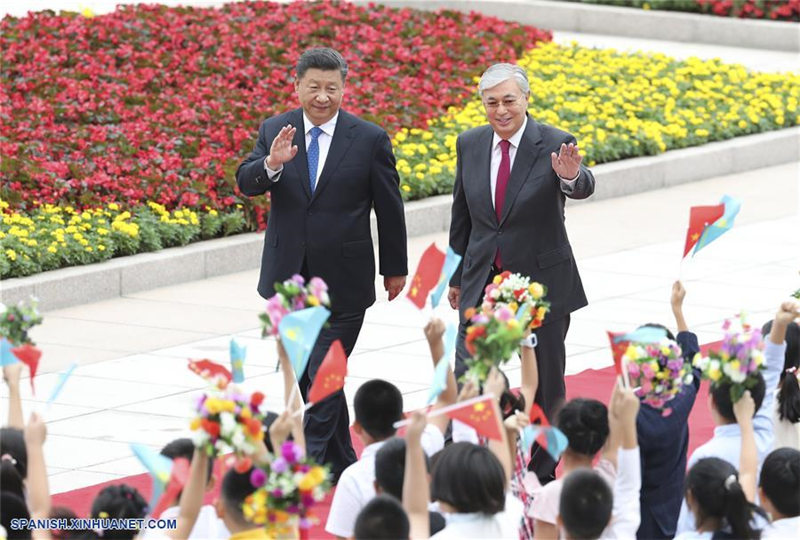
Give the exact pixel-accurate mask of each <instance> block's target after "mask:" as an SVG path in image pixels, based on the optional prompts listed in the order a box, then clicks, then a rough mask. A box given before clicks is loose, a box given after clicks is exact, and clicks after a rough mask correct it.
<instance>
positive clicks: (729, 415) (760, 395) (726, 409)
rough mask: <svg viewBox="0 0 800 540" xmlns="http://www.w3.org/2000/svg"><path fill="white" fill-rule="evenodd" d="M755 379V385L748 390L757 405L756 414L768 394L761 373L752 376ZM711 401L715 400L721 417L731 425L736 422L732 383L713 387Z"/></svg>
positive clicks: (722, 383) (723, 383)
mask: <svg viewBox="0 0 800 540" xmlns="http://www.w3.org/2000/svg"><path fill="white" fill-rule="evenodd" d="M751 377H753V378H754V379H755V385H754V386H751V387H749V388H748V390H750V395H751V396H752V397H753V401H754V402H755V405H756V412H758V410H759V409H760V408H761V404H762V403H763V402H764V394H766V392H767V384H766V383H765V382H764V376H763V375H761V373H756V374H754V375H751ZM709 393H710V394H711V399H713V400H714V406H715V407H716V408H717V412H718V413H719V415H720V416H721V417H723V418H724V419H725V420H727V421H728V422H731V423H735V422H736V415H735V414H733V401H732V400H731V383H729V382H721V383H719V384H716V385H713V386H712V387H711V390H709Z"/></svg>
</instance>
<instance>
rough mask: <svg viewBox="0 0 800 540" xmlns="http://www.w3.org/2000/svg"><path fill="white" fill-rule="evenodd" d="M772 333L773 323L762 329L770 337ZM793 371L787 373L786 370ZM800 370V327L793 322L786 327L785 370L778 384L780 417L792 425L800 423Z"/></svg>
mask: <svg viewBox="0 0 800 540" xmlns="http://www.w3.org/2000/svg"><path fill="white" fill-rule="evenodd" d="M771 331H772V321H768V322H766V323H765V324H764V326H763V327H762V328H761V333H762V335H764V336H768V335H769V333H770V332H771ZM787 369H788V370H792V371H789V372H787V371H786V370H787ZM797 370H800V325H798V324H797V323H796V322H794V321H792V322H790V323H789V325H788V326H787V327H786V353H785V354H784V355H783V370H782V371H781V376H780V379H779V382H778V396H777V397H778V417H779V418H780V419H781V420H788V421H789V422H791V423H792V424H796V423H798V422H800V384H798V381H797V377H798V371H797Z"/></svg>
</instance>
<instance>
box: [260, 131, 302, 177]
mask: <svg viewBox="0 0 800 540" xmlns="http://www.w3.org/2000/svg"><path fill="white" fill-rule="evenodd" d="M296 132H297V128H295V127H293V126H290V125H287V126H283V127H282V128H281V130H280V131H279V132H278V135H277V136H276V137H275V138H274V139H272V146H270V148H269V156H267V167H269V168H270V169H272V170H273V171H274V170H277V169H280V168H281V167H282V166H283V164H284V163H286V162H287V161H291V160H292V159H293V158H294V156H296V155H297V145H293V144H292V140H293V139H294V134H295V133H296Z"/></svg>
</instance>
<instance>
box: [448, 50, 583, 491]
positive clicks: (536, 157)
mask: <svg viewBox="0 0 800 540" xmlns="http://www.w3.org/2000/svg"><path fill="white" fill-rule="evenodd" d="M478 89H479V92H480V94H481V98H482V100H483V105H484V108H485V110H486V116H487V118H488V120H489V125H488V126H481V127H478V128H474V129H471V130H469V131H466V132H464V133H462V134H461V135H460V136H459V137H458V140H457V142H456V155H457V164H456V179H455V186H454V188H453V209H452V219H451V224H450V247H452V248H453V250H454V251H455V252H456V253H460V254H462V255H463V261H462V265H461V266H460V267H459V268H458V269H457V270H456V273H455V274H454V276H453V278H452V280H451V282H450V285H451V287H450V290H449V293H448V297H449V300H450V305H451V306H452V307H453V309H459V310H460V313H461V325H460V328H459V340H458V348H457V351H458V352H457V355H456V374H457V375H460V374H461V373H463V372H464V371H465V370H466V366H465V365H464V358H466V357H468V356H469V354H468V353H467V351H466V347H465V345H464V336H465V332H466V320H465V317H464V312H465V311H466V309H467V308H469V307H473V306H477V305H479V304H480V303H481V301H482V299H483V290H484V287H485V286H486V284H487V283H488V282H489V281H490V280H491V278H492V277H493V276H494V275H495V274H497V273H499V272H502V271H503V270H509V271H511V272H518V273H520V274H522V275H525V276H529V277H530V278H531V279H533V280H535V281H538V282H540V283H542V284H544V285H545V286H547V289H548V290H547V300H549V301H550V302H551V306H550V313H549V314H548V315H547V317H546V318H545V323H544V325H543V326H542V327H541V328H539V329H538V330H536V336H537V339H538V345H537V346H536V356H537V359H538V362H537V363H538V367H539V389H538V390H537V392H536V402H537V403H538V404H539V405H540V406H541V407H542V409H543V410H544V412H545V414H547V415H548V417H550V418H552V416H553V413H554V412H555V411H556V407H557V406H558V405H559V403H560V402H561V401H562V400H563V398H564V395H565V387H564V367H565V366H564V362H565V351H564V339H565V338H566V335H567V329H568V328H569V318H570V313H571V312H573V311H575V310H576V309H579V308H581V307H583V306H585V305H586V304H587V301H586V295H585V294H584V292H583V285H582V284H581V278H580V276H579V275H578V268H577V266H576V264H575V258H574V257H573V255H572V248H571V246H570V243H569V238H567V231H566V229H565V228H564V203H565V197H570V198H573V199H584V198H586V197H588V196H589V195H591V194H592V193H593V192H594V177H593V176H592V173H591V172H590V171H589V169H587V168H586V167H584V166H582V165H581V156H580V154H579V153H578V148H577V146H576V142H575V138H574V137H573V136H572V135H570V134H569V133H566V132H564V131H561V130H558V129H556V128H553V127H550V126H547V125H544V124H538V123H536V122H535V121H534V120H533V118H531V117H530V116H529V115H528V114H527V104H528V96H529V94H530V86H529V83H528V79H527V75H526V73H525V70H524V69H522V68H520V67H519V66H516V65H513V64H495V65H494V66H492V67H490V68H489V69H488V70H486V72H485V73H484V74H483V76H482V77H481V80H480V83H479V85H478ZM539 450H540V449H536V450H535V453H534V455H533V460H532V461H533V463H534V466H535V469H536V472H537V474H538V476H539V477H540V479H541V480H542V482H547V481H549V479H551V478H552V477H553V473H554V471H555V463H554V462H553V461H552V460H551V459H549V458H548V456H547V453H546V452H543V451H539Z"/></svg>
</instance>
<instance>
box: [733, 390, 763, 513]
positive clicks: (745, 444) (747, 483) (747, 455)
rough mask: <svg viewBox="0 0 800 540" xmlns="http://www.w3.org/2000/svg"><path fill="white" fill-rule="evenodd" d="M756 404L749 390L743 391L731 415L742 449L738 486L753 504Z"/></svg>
mask: <svg viewBox="0 0 800 540" xmlns="http://www.w3.org/2000/svg"><path fill="white" fill-rule="evenodd" d="M755 412H756V404H755V402H754V401H753V398H752V396H751V395H750V390H745V392H744V394H743V395H742V397H741V398H739V401H737V402H736V403H734V404H733V414H734V416H736V423H737V424H739V430H740V431H741V433H742V449H741V453H740V455H739V485H741V486H742V491H744V495H745V497H747V500H748V501H750V502H751V503H752V502H755V499H756V482H757V480H756V476H757V474H758V472H757V470H758V449H757V448H756V434H755V430H754V429H753V415H754V414H755Z"/></svg>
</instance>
